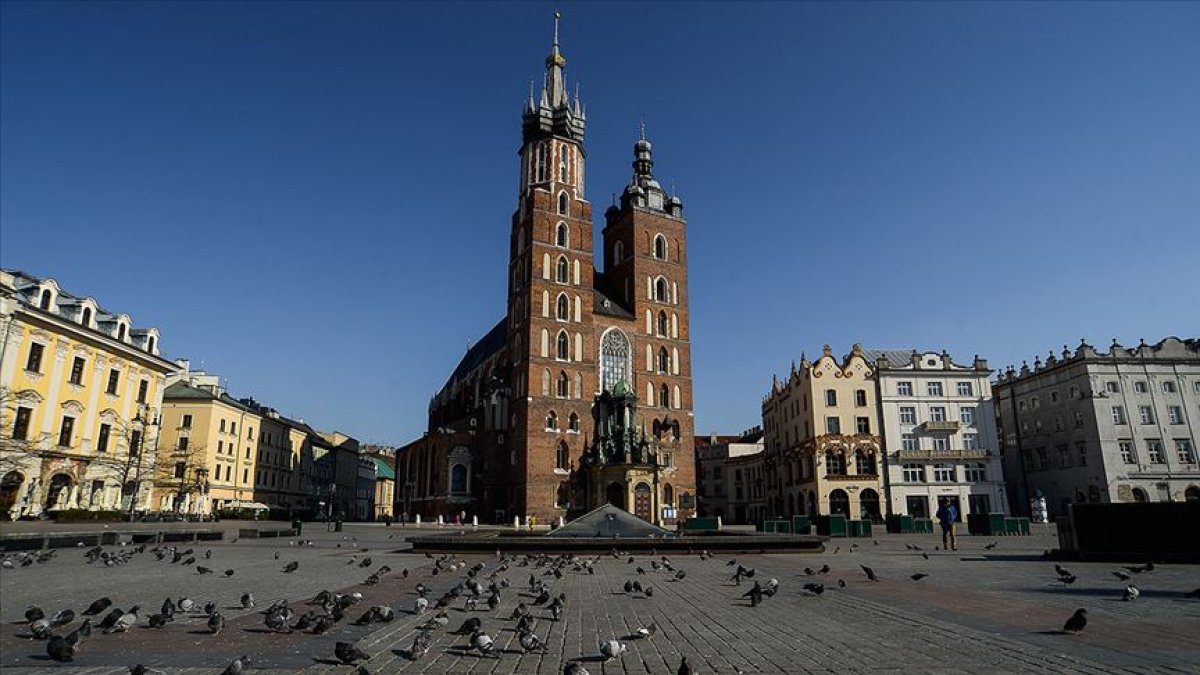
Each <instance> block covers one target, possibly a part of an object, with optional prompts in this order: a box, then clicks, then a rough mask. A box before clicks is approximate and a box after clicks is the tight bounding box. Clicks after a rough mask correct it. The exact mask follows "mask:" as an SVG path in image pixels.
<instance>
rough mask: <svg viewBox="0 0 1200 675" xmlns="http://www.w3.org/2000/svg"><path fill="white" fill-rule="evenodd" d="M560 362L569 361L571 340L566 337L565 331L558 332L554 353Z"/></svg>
mask: <svg viewBox="0 0 1200 675" xmlns="http://www.w3.org/2000/svg"><path fill="white" fill-rule="evenodd" d="M554 355H555V357H557V358H558V359H559V360H560V361H569V360H571V340H570V338H568V337H567V331H565V330H563V331H559V332H558V340H557V341H556V349H555V353H554Z"/></svg>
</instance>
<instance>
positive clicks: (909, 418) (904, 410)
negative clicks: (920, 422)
mask: <svg viewBox="0 0 1200 675" xmlns="http://www.w3.org/2000/svg"><path fill="white" fill-rule="evenodd" d="M900 423H901V424H916V423H917V409H916V407H914V406H906V405H902V406H900Z"/></svg>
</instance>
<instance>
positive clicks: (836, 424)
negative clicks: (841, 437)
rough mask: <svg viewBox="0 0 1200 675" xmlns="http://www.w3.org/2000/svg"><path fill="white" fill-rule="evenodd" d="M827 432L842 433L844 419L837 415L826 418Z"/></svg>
mask: <svg viewBox="0 0 1200 675" xmlns="http://www.w3.org/2000/svg"><path fill="white" fill-rule="evenodd" d="M825 433H827V434H840V433H842V421H841V420H840V419H839V418H837V417H826V418H825Z"/></svg>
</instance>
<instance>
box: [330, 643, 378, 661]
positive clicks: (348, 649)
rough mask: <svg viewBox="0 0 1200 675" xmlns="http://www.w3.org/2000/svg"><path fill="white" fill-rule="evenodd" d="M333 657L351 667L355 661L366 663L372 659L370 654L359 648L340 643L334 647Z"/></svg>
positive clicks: (350, 644)
mask: <svg viewBox="0 0 1200 675" xmlns="http://www.w3.org/2000/svg"><path fill="white" fill-rule="evenodd" d="M333 655H334V656H336V657H337V658H338V660H339V661H341V662H342V663H344V664H346V665H349V666H352V665H354V662H355V661H366V660H367V659H369V658H371V655H370V654H367V653H366V652H364V651H363V650H361V649H359V648H358V647H355V646H354V644H353V643H351V642H339V643H337V644H336V645H334V646H333Z"/></svg>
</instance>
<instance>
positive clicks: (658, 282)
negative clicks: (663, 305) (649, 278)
mask: <svg viewBox="0 0 1200 675" xmlns="http://www.w3.org/2000/svg"><path fill="white" fill-rule="evenodd" d="M654 299H655V300H657V301H659V302H669V301H670V291H669V290H668V289H667V280H666V279H664V278H663V277H659V278H657V279H655V280H654Z"/></svg>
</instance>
